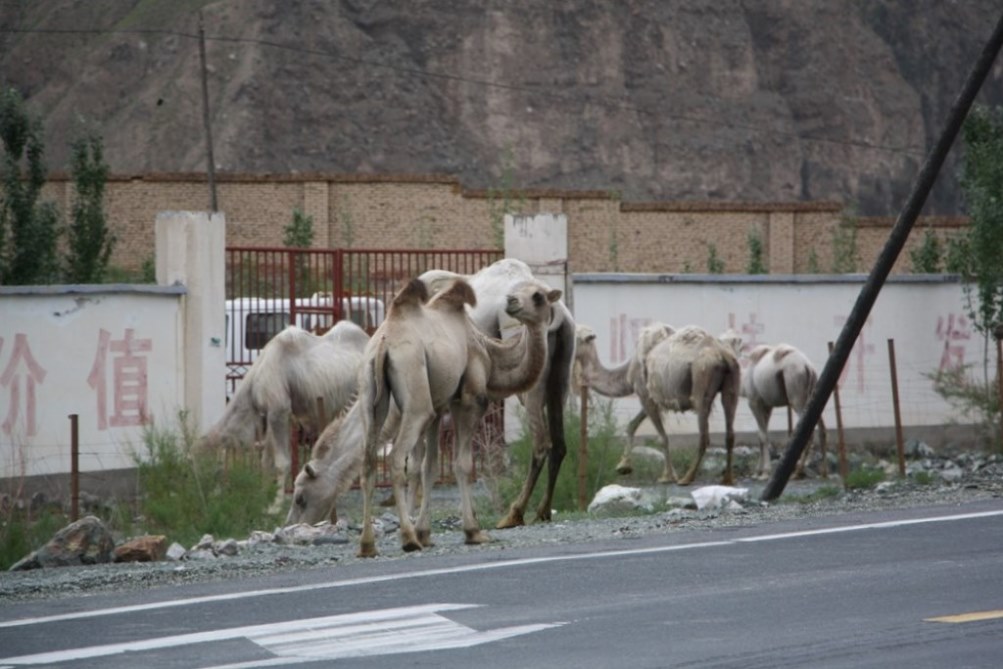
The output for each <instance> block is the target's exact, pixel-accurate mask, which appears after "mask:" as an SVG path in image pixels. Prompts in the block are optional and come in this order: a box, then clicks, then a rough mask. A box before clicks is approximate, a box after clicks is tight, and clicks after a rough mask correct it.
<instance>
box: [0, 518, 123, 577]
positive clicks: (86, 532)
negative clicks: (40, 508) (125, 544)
mask: <svg viewBox="0 0 1003 669" xmlns="http://www.w3.org/2000/svg"><path fill="white" fill-rule="evenodd" d="M114 550H115V540H114V539H113V538H112V535H111V532H110V531H109V530H108V528H107V527H105V525H104V523H103V522H101V519H100V518H96V517H94V516H86V517H84V518H81V519H80V520H78V521H76V522H75V523H71V524H69V525H67V526H66V527H64V528H63V529H61V530H59V531H58V532H57V533H56V534H55V536H53V537H52V539H50V540H49V542H48V543H46V544H45V545H44V546H42V547H41V548H39V549H38V550H36V551H33V552H32V553H30V554H29V555H28V556H26V557H25V558H23V559H22V560H20V561H18V562H17V563H15V564H14V565H13V566H11V568H10V570H11V571H20V570H25V569H38V568H40V567H71V566H76V565H84V564H99V563H104V562H111V560H112V554H113V551H114Z"/></svg>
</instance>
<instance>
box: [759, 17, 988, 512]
mask: <svg viewBox="0 0 1003 669" xmlns="http://www.w3.org/2000/svg"><path fill="white" fill-rule="evenodd" d="M1001 45H1003V15H1001V16H1000V17H999V19H998V20H997V22H996V28H995V29H994V30H993V34H992V36H991V37H990V38H989V41H988V42H987V43H986V45H985V47H984V48H983V50H982V54H981V55H980V56H979V59H978V61H976V63H975V66H974V67H973V68H972V71H971V73H970V74H969V75H968V79H967V80H966V81H965V85H964V87H963V88H962V90H961V93H960V94H959V95H958V98H957V100H955V103H954V106H953V108H952V109H951V113H950V115H949V116H948V119H947V122H946V124H945V126H944V130H943V132H941V134H940V138H939V139H938V140H937V144H936V146H934V148H933V151H931V153H930V155H929V157H928V158H927V160H926V162H925V163H924V165H923V168H922V169H921V170H920V173H919V176H918V177H917V179H916V184H915V186H914V187H913V190H912V193H911V194H910V195H909V199H908V201H907V202H906V205H905V207H904V208H903V210H902V213H901V214H899V217H898V220H896V222H895V226H894V227H893V228H892V231H891V234H889V236H888V241H887V242H885V246H884V248H883V249H882V251H881V254H880V255H879V256H878V259H877V262H875V263H874V267H873V269H872V270H871V274H870V276H869V277H868V278H867V282H866V283H865V284H864V287H863V288H862V289H861V291H860V295H859V296H858V297H857V302H856V304H854V305H853V309H852V310H851V311H850V315H849V317H848V318H847V319H846V323H845V324H844V325H843V330H842V331H841V332H840V333H839V337H838V338H837V339H836V346H835V348H834V350H833V354H832V355H831V356H829V359H828V361H827V362H826V365H825V367H824V368H823V369H822V373H821V374H820V375H819V378H818V384H817V385H816V386H815V392H814V393H812V396H811V398H809V400H808V404H807V406H806V407H805V410H804V413H802V414H801V418H800V420H798V425H797V428H796V429H795V430H794V436H793V437H791V439H790V442H789V443H788V445H787V450H786V452H785V453H784V456H783V458H781V460H780V462H779V463H778V465H777V468H776V469H775V470H774V472H773V476H772V478H770V480H769V482H767V484H766V487H765V488H764V489H763V494H762V495H761V498H762V499H763V500H764V501H772V500H775V499H776V498H777V497H779V496H780V494H781V493H782V492H783V491H784V486H786V485H787V481H788V480H789V479H790V477H791V474H792V473H793V472H794V468H795V466H797V463H798V460H799V459H800V458H801V454H802V453H803V452H804V449H805V446H806V445H807V444H808V441H809V439H811V435H812V432H813V431H814V427H815V424H816V423H818V419H819V416H821V415H822V408H823V407H824V406H825V403H826V402H827V401H828V399H829V395H830V394H831V393H832V389H833V388H834V387H835V385H836V381H837V380H838V378H839V372H840V370H842V369H843V366H844V365H845V364H846V360H847V358H849V357H850V351H851V350H852V349H853V344H854V342H855V341H856V340H857V337H858V336H859V335H860V331H861V330H862V329H863V327H864V323H865V322H866V320H867V317H868V315H869V314H870V313H871V307H873V306H874V303H875V301H877V299H878V293H879V292H880V291H881V287H882V286H883V285H884V282H885V279H886V278H887V277H888V274H889V273H890V272H891V270H892V267H893V266H894V265H895V260H896V259H897V258H898V256H899V253H901V252H902V248H903V247H904V246H905V242H906V240H907V239H908V238H909V232H910V231H911V230H912V227H913V224H914V223H915V222H916V218H917V217H918V216H919V213H920V211H922V209H923V205H924V203H925V202H926V198H927V195H929V193H930V189H931V188H932V187H933V183H934V181H935V180H936V178H937V174H938V173H939V172H940V168H941V166H942V165H943V164H944V160H945V159H946V158H947V153H948V151H950V149H951V145H952V144H954V139H955V137H957V135H958V132H959V131H960V130H961V125H962V123H964V121H965V116H967V115H968V110H969V109H970V108H971V106H972V102H973V101H974V100H975V96H976V94H977V93H978V92H979V89H980V88H981V87H982V82H983V81H985V78H986V75H987V74H988V73H989V70H990V68H992V65H993V61H995V60H996V54H997V53H999V50H1000V46H1001Z"/></svg>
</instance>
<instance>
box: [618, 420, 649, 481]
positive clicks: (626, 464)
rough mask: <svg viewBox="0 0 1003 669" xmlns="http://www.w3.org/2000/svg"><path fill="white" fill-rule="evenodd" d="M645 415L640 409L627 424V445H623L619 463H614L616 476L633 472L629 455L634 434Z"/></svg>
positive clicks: (632, 446) (632, 445)
mask: <svg viewBox="0 0 1003 669" xmlns="http://www.w3.org/2000/svg"><path fill="white" fill-rule="evenodd" d="M647 415H648V414H647V412H646V411H645V410H644V408H642V409H641V410H640V411H639V412H638V413H637V415H636V416H634V417H633V418H631V419H630V422H629V423H627V443H626V444H624V445H623V455H621V456H620V462H618V463H616V473H617V474H622V475H624V476H626V475H627V474H630V473H632V472H633V471H634V467H633V465H631V464H630V453H631V451H633V450H634V433H635V432H637V428H639V427H641V423H643V422H644V419H645V418H646V417H647Z"/></svg>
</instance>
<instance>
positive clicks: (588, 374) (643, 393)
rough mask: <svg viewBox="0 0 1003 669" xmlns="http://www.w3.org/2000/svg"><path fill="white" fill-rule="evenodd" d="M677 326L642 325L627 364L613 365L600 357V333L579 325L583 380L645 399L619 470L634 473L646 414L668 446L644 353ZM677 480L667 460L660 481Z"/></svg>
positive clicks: (603, 391) (606, 391) (630, 426)
mask: <svg viewBox="0 0 1003 669" xmlns="http://www.w3.org/2000/svg"><path fill="white" fill-rule="evenodd" d="M673 332H675V329H674V328H673V327H672V326H671V325H667V324H665V323H651V324H649V325H647V326H645V327H644V328H642V329H641V331H640V333H638V339H637V345H636V346H635V348H634V354H633V355H632V356H631V357H630V358H629V359H628V360H627V361H626V362H624V363H623V364H621V365H619V366H617V367H614V368H612V369H609V368H607V367H604V366H603V364H602V362H601V361H600V360H599V353H598V351H597V350H596V343H595V341H596V333H595V331H594V330H593V329H592V328H590V327H589V326H587V325H579V326H577V328H576V329H575V337H576V340H575V365H576V372H577V373H576V376H577V377H578V378H579V380H580V382H581V383H587V384H588V385H589V387H590V388H591V389H592V390H595V391H596V392H597V393H599V394H600V395H604V396H606V397H629V396H630V395H637V397H638V400H639V401H640V403H641V410H640V411H638V412H637V414H636V415H635V416H634V417H633V418H631V419H630V421H629V422H628V423H627V443H626V445H625V447H624V453H623V455H622V456H621V458H620V461H619V462H618V463H617V466H616V470H617V472H618V473H620V474H624V475H626V474H630V473H631V472H632V471H633V466H632V465H631V461H630V454H631V452H632V451H633V449H634V435H635V434H636V432H637V428H638V427H640V426H641V423H643V422H644V419H645V418H648V419H649V420H651V423H652V425H654V426H655V431H656V432H658V436H659V438H660V439H661V442H662V450H663V451H666V450H667V449H668V443H669V437H668V435H667V434H666V432H665V426H664V424H663V423H662V413H661V411H651V412H649V411H648V408H653V405H652V403H651V399H650V397H648V386H647V383H646V382H645V377H644V374H643V368H644V357H645V356H646V355H647V353H648V351H650V350H651V349H652V348H653V347H654V346H655V345H656V344H658V343H659V342H660V341H662V340H664V339H667V338H668V337H669V336H670V335H671V334H672V333H673ZM674 480H675V474H674V473H673V471H672V467H671V463H669V462H668V460H666V463H665V466H664V467H663V469H662V474H661V475H660V476H659V478H658V481H659V483H668V482H670V481H674Z"/></svg>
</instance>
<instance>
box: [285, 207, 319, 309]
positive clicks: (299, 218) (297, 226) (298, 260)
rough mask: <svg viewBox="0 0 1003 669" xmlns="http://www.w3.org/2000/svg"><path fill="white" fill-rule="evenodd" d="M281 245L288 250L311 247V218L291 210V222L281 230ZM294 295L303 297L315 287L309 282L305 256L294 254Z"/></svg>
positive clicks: (308, 270)
mask: <svg viewBox="0 0 1003 669" xmlns="http://www.w3.org/2000/svg"><path fill="white" fill-rule="evenodd" d="M283 233H284V234H283V236H282V244H283V245H285V246H288V247H290V248H295V249H304V248H310V247H311V246H313V234H314V233H313V216H307V215H306V214H304V213H303V212H302V211H300V210H299V209H293V220H292V222H291V223H290V224H289V225H287V226H286V227H285V228H284V229H283ZM294 255H295V256H296V257H295V259H294V260H293V262H294V263H295V264H296V294H297V295H299V296H300V297H305V296H307V295H310V294H311V293H312V292H314V288H315V287H316V286H314V285H312V284H311V282H310V267H309V263H308V259H307V256H305V255H304V254H302V253H295V254H294Z"/></svg>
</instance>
